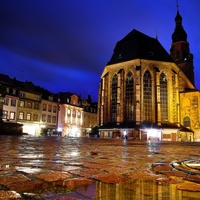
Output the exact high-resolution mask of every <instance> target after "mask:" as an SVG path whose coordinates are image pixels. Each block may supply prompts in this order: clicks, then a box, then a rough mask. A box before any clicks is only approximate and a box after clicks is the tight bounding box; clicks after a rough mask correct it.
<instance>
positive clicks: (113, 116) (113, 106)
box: [111, 74, 117, 122]
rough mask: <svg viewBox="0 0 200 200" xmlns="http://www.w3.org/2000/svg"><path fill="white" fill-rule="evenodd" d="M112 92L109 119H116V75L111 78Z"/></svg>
mask: <svg viewBox="0 0 200 200" xmlns="http://www.w3.org/2000/svg"><path fill="white" fill-rule="evenodd" d="M111 89H112V93H111V121H112V122H116V121H117V75H116V74H115V75H114V76H113V79H112V88H111Z"/></svg>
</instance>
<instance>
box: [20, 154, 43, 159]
mask: <svg viewBox="0 0 200 200" xmlns="http://www.w3.org/2000/svg"><path fill="white" fill-rule="evenodd" d="M44 157H45V155H44V154H18V158H44Z"/></svg>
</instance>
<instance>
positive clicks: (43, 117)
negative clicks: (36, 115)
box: [42, 114, 46, 122]
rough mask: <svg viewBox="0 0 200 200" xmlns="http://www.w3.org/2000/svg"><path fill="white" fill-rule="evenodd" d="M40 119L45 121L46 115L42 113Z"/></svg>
mask: <svg viewBox="0 0 200 200" xmlns="http://www.w3.org/2000/svg"><path fill="white" fill-rule="evenodd" d="M42 121H43V122H46V115H45V114H43V115H42Z"/></svg>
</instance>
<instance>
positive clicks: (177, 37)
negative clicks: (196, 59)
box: [170, 0, 194, 85]
mask: <svg viewBox="0 0 200 200" xmlns="http://www.w3.org/2000/svg"><path fill="white" fill-rule="evenodd" d="M176 7H177V13H176V17H175V19H174V21H175V29H174V32H173V34H172V45H171V48H170V56H171V57H172V58H173V60H174V61H175V63H176V64H177V65H178V66H179V68H180V69H181V70H182V71H183V72H184V74H185V75H186V76H187V77H188V79H189V80H190V82H191V83H192V84H193V85H194V66H193V55H192V54H191V53H190V49H189V43H188V42H187V33H186V32H185V30H184V28H183V26H182V17H181V15H180V13H179V4H178V0H177V1H176Z"/></svg>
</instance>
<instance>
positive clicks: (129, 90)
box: [125, 72, 134, 121]
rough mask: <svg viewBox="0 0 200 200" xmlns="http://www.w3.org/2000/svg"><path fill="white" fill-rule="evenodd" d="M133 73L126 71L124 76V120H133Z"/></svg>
mask: <svg viewBox="0 0 200 200" xmlns="http://www.w3.org/2000/svg"><path fill="white" fill-rule="evenodd" d="M133 80H134V79H133V74H132V73H131V72H128V74H127V76H126V96H125V120H126V121H133V120H134V96H133V95H134V89H133Z"/></svg>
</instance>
